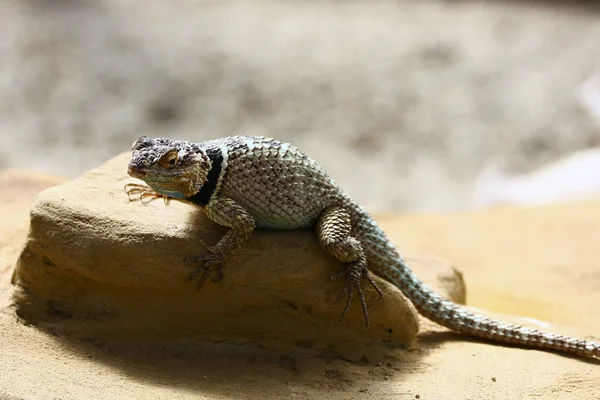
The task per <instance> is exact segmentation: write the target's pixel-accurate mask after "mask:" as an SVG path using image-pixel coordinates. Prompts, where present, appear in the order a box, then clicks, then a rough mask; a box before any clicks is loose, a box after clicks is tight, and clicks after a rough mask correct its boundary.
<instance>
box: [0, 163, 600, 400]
mask: <svg viewBox="0 0 600 400" xmlns="http://www.w3.org/2000/svg"><path fill="white" fill-rule="evenodd" d="M0 176H1V177H2V178H3V179H0V189H1V190H2V192H3V200H2V201H3V203H2V207H0V210H1V214H0V218H1V219H2V221H3V222H4V223H3V224H2V225H0V256H1V257H0V261H1V264H0V332H1V334H2V346H0V360H1V362H0V398H8V399H16V398H35V399H38V398H39V399H49V398H56V399H83V398H96V399H120V398H146V399H167V398H168V399H187V398H207V399H219V398H239V399H265V398H267V399H277V398H282V397H296V398H302V399H334V400H338V399H349V398H354V399H362V398H366V399H367V398H377V399H404V398H406V399H414V398H417V395H418V396H419V398H421V399H434V398H435V399H440V398H441V399H457V398H461V399H462V398H465V399H515V398H520V399H525V398H549V399H574V398H578V399H584V398H585V399H594V398H599V395H600V392H599V391H598V385H597V382H598V380H599V379H600V368H599V365H598V363H597V362H586V361H583V360H580V359H576V358H571V357H566V356H562V355H558V354H554V353H549V352H543V351H534V350H523V349H516V348H510V347H504V346H497V345H491V344H488V343H483V342H478V341H472V340H469V339H467V338H464V337H461V336H458V335H454V334H450V333H448V332H447V331H445V330H443V329H441V328H439V327H436V326H434V325H433V324H431V323H427V322H426V321H424V322H423V324H422V331H421V333H420V334H419V336H418V342H417V343H416V344H415V345H414V347H413V348H412V349H411V350H408V351H407V350H401V349H396V350H390V352H389V353H388V354H386V355H385V356H382V357H381V359H378V360H369V362H366V363H361V362H358V363H352V362H346V361H342V360H339V359H328V358H323V357H317V358H315V357H308V356H293V357H290V356H288V355H285V354H270V353H263V352H252V351H247V350H248V349H243V348H241V349H240V351H239V353H238V354H237V355H235V354H231V353H227V354H220V351H219V348H218V347H216V348H210V349H206V350H203V351H197V352H192V353H190V352H186V351H184V350H182V348H185V347H178V345H177V344H176V343H174V344H173V346H166V347H165V346H133V347H124V348H123V347H117V348H113V347H107V346H104V345H103V344H102V340H91V341H87V342H86V341H84V342H73V341H70V340H68V339H67V338H61V337H60V336H56V335H52V334H49V333H42V332H41V331H39V330H37V329H36V328H34V327H31V326H26V325H24V324H22V323H20V322H19V321H18V320H17V318H16V316H15V314H14V312H13V309H12V307H11V306H10V294H11V292H12V287H11V285H10V283H9V282H10V276H11V274H12V269H13V267H14V263H15V260H16V258H17V256H18V254H19V252H20V249H21V246H22V243H23V240H24V237H25V234H26V229H27V221H28V214H27V211H28V208H29V204H30V200H31V197H32V195H33V194H34V193H36V192H37V191H39V190H40V189H41V188H43V187H45V186H48V185H50V184H52V183H58V182H60V181H61V179H57V178H52V177H44V176H36V175H32V174H29V173H24V174H21V175H18V176H17V178H15V175H14V174H6V173H3V174H1V175H0ZM7 177H8V178H7ZM598 216H600V201H594V202H588V203H574V204H567V205H562V206H552V207H541V208H523V209H507V210H499V211H490V212H481V213H468V214H444V215H412V216H411V215H393V214H391V215H380V216H379V217H378V219H379V220H380V221H381V223H382V225H383V227H384V228H385V229H386V230H387V231H388V232H389V233H390V234H391V236H392V238H393V239H394V241H395V242H396V243H398V244H400V246H401V248H403V249H405V250H406V251H407V252H424V253H436V254H440V255H443V256H444V257H446V258H448V259H449V260H451V261H452V262H454V263H455V265H456V266H458V267H459V268H460V269H461V270H462V271H463V272H464V274H465V278H466V281H467V285H468V290H469V299H468V303H469V304H470V305H473V306H477V307H480V308H486V309H489V310H492V311H496V312H503V313H510V314H515V315H521V316H527V317H532V318H539V319H543V320H546V321H552V322H553V323H557V324H560V325H550V326H549V327H547V329H550V330H553V331H558V332H560V333H567V334H572V335H578V336H585V335H586V334H589V333H596V339H597V338H598V335H597V333H598V332H600V320H599V319H598V318H590V316H594V315H596V314H597V304H599V302H600V291H599V290H598V288H599V287H600V275H599V274H598V270H599V268H600V265H599V264H598V257H597V243H598V241H599V240H600V217H598ZM575 238H576V239H575ZM529 323H530V324H535V322H534V321H529Z"/></svg>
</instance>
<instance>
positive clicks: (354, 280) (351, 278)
mask: <svg viewBox="0 0 600 400" xmlns="http://www.w3.org/2000/svg"><path fill="white" fill-rule="evenodd" d="M342 275H345V276H346V279H345V281H344V286H343V288H342V291H341V292H340V294H339V295H338V297H337V299H336V300H335V302H336V303H337V302H339V301H340V300H341V299H342V297H344V294H345V293H346V292H348V299H347V300H346V305H345V306H344V310H343V311H342V314H341V315H340V321H341V320H342V319H344V317H345V316H346V313H347V312H348V309H349V308H350V304H352V300H353V298H354V292H355V291H356V293H358V297H359V299H360V304H361V306H362V310H363V315H364V317H365V324H366V325H367V328H369V327H370V324H369V313H368V312H367V302H366V300H365V296H364V293H363V291H362V287H361V285H360V280H361V278H362V277H363V276H364V277H365V278H367V281H368V282H369V284H370V285H371V286H372V287H373V289H375V291H376V292H377V294H378V295H379V298H381V299H383V292H382V291H381V289H379V287H378V286H377V284H376V283H375V281H374V280H373V278H372V277H371V274H370V272H369V269H368V268H367V262H366V260H365V259H364V258H361V259H359V260H357V261H354V262H352V263H350V264H349V265H348V267H346V269H344V270H343V271H340V272H338V273H337V274H335V275H333V276H332V277H331V278H330V279H332V280H333V279H337V278H339V277H341V276H342Z"/></svg>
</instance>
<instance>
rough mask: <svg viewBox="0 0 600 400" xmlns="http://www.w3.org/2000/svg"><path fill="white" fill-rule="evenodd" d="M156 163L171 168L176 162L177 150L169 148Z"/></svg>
mask: <svg viewBox="0 0 600 400" xmlns="http://www.w3.org/2000/svg"><path fill="white" fill-rule="evenodd" d="M158 164H159V165H160V166H161V167H163V168H167V169H168V168H173V167H174V166H175V164H177V150H171V151H170V152H168V153H167V154H165V155H164V156H162V157H161V158H160V160H158Z"/></svg>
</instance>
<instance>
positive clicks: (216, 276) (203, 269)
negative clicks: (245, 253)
mask: <svg viewBox="0 0 600 400" xmlns="http://www.w3.org/2000/svg"><path fill="white" fill-rule="evenodd" d="M200 244H201V245H202V246H203V247H204V248H205V249H206V251H207V252H208V254H205V255H203V256H201V257H197V258H193V259H186V260H185V261H186V262H188V263H201V264H202V265H201V266H199V267H196V268H195V269H194V271H192V273H191V274H190V275H189V276H188V278H187V282H191V281H193V280H194V279H195V278H196V277H197V276H200V280H199V281H198V290H200V288H202V286H203V285H204V283H205V282H206V281H207V280H208V278H209V277H210V276H211V274H212V275H213V276H212V278H211V281H212V282H213V283H219V282H221V281H222V280H223V267H224V266H225V261H226V260H227V255H226V254H224V253H223V251H222V250H221V249H220V248H219V247H218V246H210V245H208V244H207V243H206V242H204V241H203V240H200Z"/></svg>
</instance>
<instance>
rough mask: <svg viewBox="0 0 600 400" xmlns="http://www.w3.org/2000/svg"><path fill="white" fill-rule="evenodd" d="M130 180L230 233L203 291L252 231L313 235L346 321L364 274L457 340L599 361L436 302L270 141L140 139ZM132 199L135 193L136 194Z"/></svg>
mask: <svg viewBox="0 0 600 400" xmlns="http://www.w3.org/2000/svg"><path fill="white" fill-rule="evenodd" d="M173 153H176V154H177V157H176V159H177V163H176V164H174V165H168V164H167V163H166V162H165V160H166V158H167V157H170V158H168V160H171V161H172V159H173V158H174V157H173ZM129 173H130V174H131V175H132V176H134V177H138V178H140V179H143V180H144V181H145V182H146V183H147V184H148V185H149V186H150V187H151V188H152V190H151V189H150V188H149V189H148V190H147V191H146V192H143V191H142V192H143V193H146V194H148V193H150V194H152V193H154V194H156V193H158V194H160V195H165V196H169V197H175V198H178V199H181V200H184V201H188V202H191V203H194V204H196V205H198V206H200V207H202V208H203V209H204V211H205V212H206V215H207V216H208V217H209V218H210V219H212V220H213V221H215V222H216V223H218V224H220V225H223V226H226V227H229V228H230V229H229V231H228V232H227V234H226V235H225V236H224V237H223V239H221V241H220V242H219V243H218V244H217V245H215V246H212V247H210V248H208V254H207V255H205V256H203V257H201V258H200V259H199V260H198V261H201V262H202V263H203V265H202V266H200V267H199V269H198V270H197V271H196V272H194V274H193V276H196V275H201V276H202V278H201V283H203V282H204V281H205V280H206V279H207V278H208V275H209V273H211V272H212V271H216V277H217V278H213V280H215V279H216V280H219V279H220V278H221V277H222V274H223V273H222V268H223V265H224V264H225V262H226V261H227V259H228V258H229V257H230V256H231V254H232V253H233V252H236V251H237V250H239V249H241V248H242V247H243V246H244V244H245V243H246V241H247V240H248V238H249V237H250V235H251V234H252V232H253V230H254V229H255V228H256V227H262V228H274V229H294V228H302V227H308V226H314V227H315V228H316V229H315V230H316V233H317V235H318V237H319V241H320V243H321V245H322V246H323V248H324V249H325V250H326V251H327V252H328V253H329V254H331V255H332V256H333V257H335V258H336V259H338V260H340V261H342V262H343V263H345V265H346V269H345V271H344V272H345V276H346V282H345V285H344V293H345V292H348V301H347V303H346V307H345V308H344V312H343V314H342V317H343V315H344V314H345V312H346V310H347V307H348V306H349V305H350V301H351V300H352V298H353V295H354V293H357V294H358V296H359V299H360V301H361V303H362V306H363V310H364V315H365V321H366V323H367V325H368V324H369V320H368V315H367V309H366V304H365V303H364V297H363V295H362V290H361V286H360V285H361V278H362V277H365V278H367V280H368V282H369V283H371V285H372V286H373V287H374V288H375V289H376V290H379V289H378V288H377V286H376V285H375V283H374V282H373V281H372V280H371V279H370V276H369V271H372V272H374V273H376V274H377V275H379V276H381V277H383V278H384V279H386V280H387V281H389V282H391V283H392V284H394V285H396V286H397V287H398V288H399V289H400V290H401V291H402V292H403V293H404V295H405V296H406V297H408V298H409V299H410V300H411V301H412V302H413V304H414V305H415V306H416V308H417V309H418V310H419V312H420V313H421V314H422V315H423V316H425V317H427V318H429V319H431V320H432V321H435V322H437V323H439V324H440V325H443V326H445V327H448V328H450V329H452V330H454V331H457V332H462V333H466V334H469V335H473V336H476V337H480V338H484V339H490V340H493V341H496V342H500V343H509V344H515V345H519V346H525V347H532V348H543V349H552V350H557V351H562V352H565V353H570V354H576V355H580V356H586V357H595V358H600V344H598V343H594V342H590V341H584V340H580V339H575V338H570V337H565V336H561V335H557V334H552V333H546V332H541V331H538V330H535V329H529V328H524V327H521V326H515V325H512V324H508V323H504V322H501V321H496V320H493V319H489V318H486V317H484V316H482V315H478V314H475V313H472V312H470V311H468V310H466V309H465V308H463V307H461V306H459V305H457V304H455V303H453V302H451V301H449V300H447V299H444V298H442V297H441V296H439V295H437V294H435V293H434V292H433V291H432V290H431V289H430V288H429V287H427V286H426V285H425V284H424V283H423V282H421V281H420V280H419V279H418V277H417V276H416V275H415V274H414V273H413V272H412V271H411V270H410V269H409V267H408V266H407V265H406V263H405V262H404V261H403V260H402V258H401V257H400V255H399V254H398V251H397V250H396V247H395V246H394V245H393V244H392V243H391V242H390V240H389V239H388V238H387V237H386V235H385V233H384V232H383V231H382V230H381V229H380V228H379V226H378V225H377V223H376V222H375V221H374V220H373V218H372V217H371V216H370V215H369V214H368V213H367V212H366V211H365V210H363V209H362V208H361V207H360V206H359V205H358V204H356V203H355V202H354V201H353V200H352V199H351V198H350V197H349V196H347V195H346V194H345V193H344V192H343V191H342V190H341V189H340V188H339V187H338V186H337V185H336V184H335V182H334V181H333V180H332V179H331V178H330V177H329V176H328V175H327V174H326V173H325V172H324V171H323V170H322V169H321V168H320V167H319V165H318V164H317V163H316V162H315V161H313V160H312V159H311V158H309V157H308V156H306V155H305V154H303V153H302V152H301V151H299V150H298V149H297V148H296V147H294V146H292V145H291V144H288V143H282V142H280V141H278V140H276V139H269V138H263V137H250V136H234V137H229V138H223V139H217V140H211V141H207V142H201V143H190V142H185V141H176V140H170V139H166V138H159V139H150V138H147V137H142V138H140V139H138V141H136V142H135V143H134V145H133V155H132V159H131V162H130V165H129ZM136 193H140V189H139V188H136ZM143 193H142V194H143Z"/></svg>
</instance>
